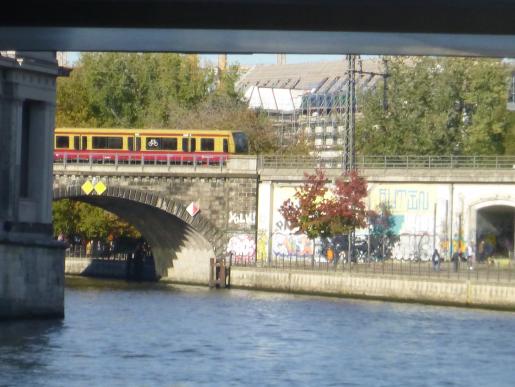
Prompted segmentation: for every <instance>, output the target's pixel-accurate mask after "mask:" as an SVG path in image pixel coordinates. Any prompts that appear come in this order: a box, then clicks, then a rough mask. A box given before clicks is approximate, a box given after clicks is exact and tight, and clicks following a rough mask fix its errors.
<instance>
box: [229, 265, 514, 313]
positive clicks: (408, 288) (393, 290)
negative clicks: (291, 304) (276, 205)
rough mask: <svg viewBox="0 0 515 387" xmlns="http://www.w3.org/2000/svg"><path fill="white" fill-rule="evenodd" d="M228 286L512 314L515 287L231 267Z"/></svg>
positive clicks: (495, 284)
mask: <svg viewBox="0 0 515 387" xmlns="http://www.w3.org/2000/svg"><path fill="white" fill-rule="evenodd" d="M231 285H232V286H234V287H238V288H247V289H261V290H272V291H280V292H291V293H306V294H322V295H331V296H340V297H356V298H371V299H385V300H392V301H404V302H422V303H432V304H442V305H461V306H475V307H488V308H495V309H509V310H515V283H513V284H509V283H505V284H503V283H485V282H481V281H475V280H449V279H443V278H440V279H424V278H413V277H411V278H407V277H403V276H380V275H374V276H370V275H359V274H349V273H330V272H329V273H327V272H322V273H317V272H312V271H301V270H296V271H276V270H271V269H260V268H239V267H238V268H236V267H233V268H232V269H231Z"/></svg>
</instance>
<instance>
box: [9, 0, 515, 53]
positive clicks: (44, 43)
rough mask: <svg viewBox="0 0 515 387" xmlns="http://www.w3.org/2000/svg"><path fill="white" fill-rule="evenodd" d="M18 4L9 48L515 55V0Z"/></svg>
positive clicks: (14, 5) (154, 0)
mask: <svg viewBox="0 0 515 387" xmlns="http://www.w3.org/2000/svg"><path fill="white" fill-rule="evenodd" d="M10 7H11V8H12V9H11V10H10V12H4V14H3V15H0V25H1V26H2V27H0V49H4V50H9V49H18V50H61V51H103V50H108V51H113V50H119V51H178V52H215V53H216V52H233V53H249V52H270V53H277V52H280V53H304V54H308V53H309V54H344V53H355V54H360V53H363V54H404V55H486V56H506V57H511V56H514V54H515V48H514V46H513V44H512V43H513V41H512V37H511V36H512V35H513V34H514V33H515V26H514V24H513V18H512V15H513V13H514V11H515V3H513V2H511V1H506V0H469V1H458V2H457V1H445V0H425V1H423V2H421V1H405V0H383V1H377V0H317V1H312V0H270V1H266V2H263V1H262V0H211V1H204V0H190V1H184V0H165V1H163V0H118V1H108V0H80V1H75V2H73V6H70V2H69V1H65V0H49V1H44V2H40V3H39V4H38V3H37V2H32V3H31V6H30V7H27V6H26V4H25V3H24V2H20V3H12V4H10ZM234 15H238V16H237V17H234Z"/></svg>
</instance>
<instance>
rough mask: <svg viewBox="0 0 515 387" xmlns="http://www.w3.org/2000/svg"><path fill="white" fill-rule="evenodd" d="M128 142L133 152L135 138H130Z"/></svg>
mask: <svg viewBox="0 0 515 387" xmlns="http://www.w3.org/2000/svg"><path fill="white" fill-rule="evenodd" d="M127 140H128V142H127V146H128V148H129V150H130V151H133V150H134V138H133V137H129V138H128V139H127Z"/></svg>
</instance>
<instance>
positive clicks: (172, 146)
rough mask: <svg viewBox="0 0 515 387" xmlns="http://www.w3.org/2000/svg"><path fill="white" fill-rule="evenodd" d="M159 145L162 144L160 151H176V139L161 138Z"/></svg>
mask: <svg viewBox="0 0 515 387" xmlns="http://www.w3.org/2000/svg"><path fill="white" fill-rule="evenodd" d="M161 144H162V148H161V149H166V150H177V139H176V138H163V139H162V142H161Z"/></svg>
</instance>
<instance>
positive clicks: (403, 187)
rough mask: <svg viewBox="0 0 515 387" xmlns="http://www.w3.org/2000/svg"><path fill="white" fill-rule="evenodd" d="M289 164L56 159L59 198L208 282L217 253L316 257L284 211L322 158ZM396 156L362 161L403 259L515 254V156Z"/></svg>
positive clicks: (331, 173) (171, 274) (180, 275)
mask: <svg viewBox="0 0 515 387" xmlns="http://www.w3.org/2000/svg"><path fill="white" fill-rule="evenodd" d="M284 161H285V160H284V158H272V159H271V158H268V159H267V158H266V157H265V158H263V157H260V158H256V157H255V156H244V157H238V158H233V159H231V160H229V162H228V163H227V164H226V165H222V166H220V165H201V166H199V165H197V166H195V165H171V164H160V165H157V164H156V165H152V164H150V165H148V164H136V165H127V164H121V163H117V162H116V161H113V160H107V161H105V162H106V164H98V163H93V162H87V163H85V164H80V163H79V164H78V163H66V162H62V163H61V164H55V165H54V199H56V200H57V199H61V198H70V199H73V200H79V201H83V202H87V203H90V204H93V205H96V206H99V207H101V208H104V209H106V210H108V211H110V212H113V213H115V214H116V215H118V216H120V217H121V218H123V219H126V220H127V221H128V222H130V223H131V224H133V225H134V226H135V227H137V228H138V229H139V230H140V232H141V233H142V234H143V235H144V237H145V239H147V240H148V241H149V243H150V244H151V245H152V249H153V251H154V253H155V257H156V269H157V272H158V273H159V274H160V275H161V276H162V277H168V278H169V279H170V280H173V281H184V282H197V283H203V282H205V279H206V278H207V269H208V264H207V262H208V259H209V258H210V257H212V256H214V255H216V256H221V255H224V254H225V253H226V252H233V253H234V254H235V255H237V256H238V257H240V258H243V259H249V260H254V259H266V258H268V257H274V256H277V255H301V256H302V255H306V256H313V255H315V256H316V255H317V254H319V251H318V250H317V245H316V243H315V244H314V243H313V241H310V240H309V239H307V238H306V237H305V236H302V235H296V234H295V233H292V231H291V230H289V229H288V228H287V226H286V224H285V222H284V219H283V218H282V216H281V215H280V213H279V211H278V209H279V207H280V206H281V204H282V203H283V202H284V201H285V200H286V199H288V198H290V197H292V195H293V194H294V192H295V189H296V187H299V186H300V185H301V184H302V182H303V180H304V172H308V173H310V172H311V173H312V172H313V171H314V167H315V165H308V164H306V162H305V161H306V160H304V161H303V163H300V164H299V163H297V164H296V163H294V162H288V163H284ZM297 161H298V160H297ZM301 161H302V160H301ZM394 161H395V162H393V161H392V159H387V158H386V159H383V158H381V161H380V162H379V161H378V160H377V159H369V161H367V160H365V159H363V160H362V161H361V162H360V163H358V169H359V170H360V172H361V174H362V175H364V176H365V177H366V178H367V180H368V190H369V194H368V197H367V206H368V207H369V208H371V209H374V208H376V207H377V206H378V205H379V203H380V202H388V203H389V204H390V206H391V208H392V213H393V215H394V218H395V232H396V233H397V234H398V236H399V242H398V244H397V245H396V247H395V249H394V254H395V256H396V258H399V259H429V257H430V256H431V254H432V251H433V249H434V248H438V249H439V250H440V251H441V252H442V253H444V254H445V255H451V254H452V252H453V251H455V250H456V249H457V248H458V247H460V246H461V247H462V248H464V247H465V246H466V245H468V244H478V243H479V241H480V239H484V238H490V239H492V243H495V244H496V245H497V248H498V249H499V250H503V252H504V253H505V254H513V244H514V240H515V237H514V234H515V169H514V168H513V165H514V164H515V158H513V157H497V158H496V157H490V158H489V157H487V158H482V159H481V158H472V157H471V158H461V159H458V160H450V159H449V160H447V161H445V160H443V159H442V158H441V157H440V158H438V159H430V158H428V159H421V158H417V159H414V160H411V159H409V158H406V159H405V158H403V159H402V160H400V161H399V160H398V159H396V160H394ZM392 163H393V164H392ZM323 166H324V167H325V169H326V172H327V176H328V178H329V180H332V179H334V178H336V177H337V176H338V175H340V174H341V169H340V168H341V167H340V168H339V167H338V165H334V166H332V165H323ZM87 181H90V182H91V183H93V184H97V183H98V182H102V183H103V184H104V185H105V187H106V190H105V192H102V193H101V194H97V193H95V191H93V192H92V193H90V194H86V193H85V192H84V190H83V189H82V185H83V184H84V183H85V182H87ZM192 202H193V203H197V204H198V205H199V207H200V209H201V211H200V212H199V213H198V214H197V215H195V216H191V215H190V214H189V213H188V212H187V211H186V207H187V206H188V205H189V204H190V203H192Z"/></svg>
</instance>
